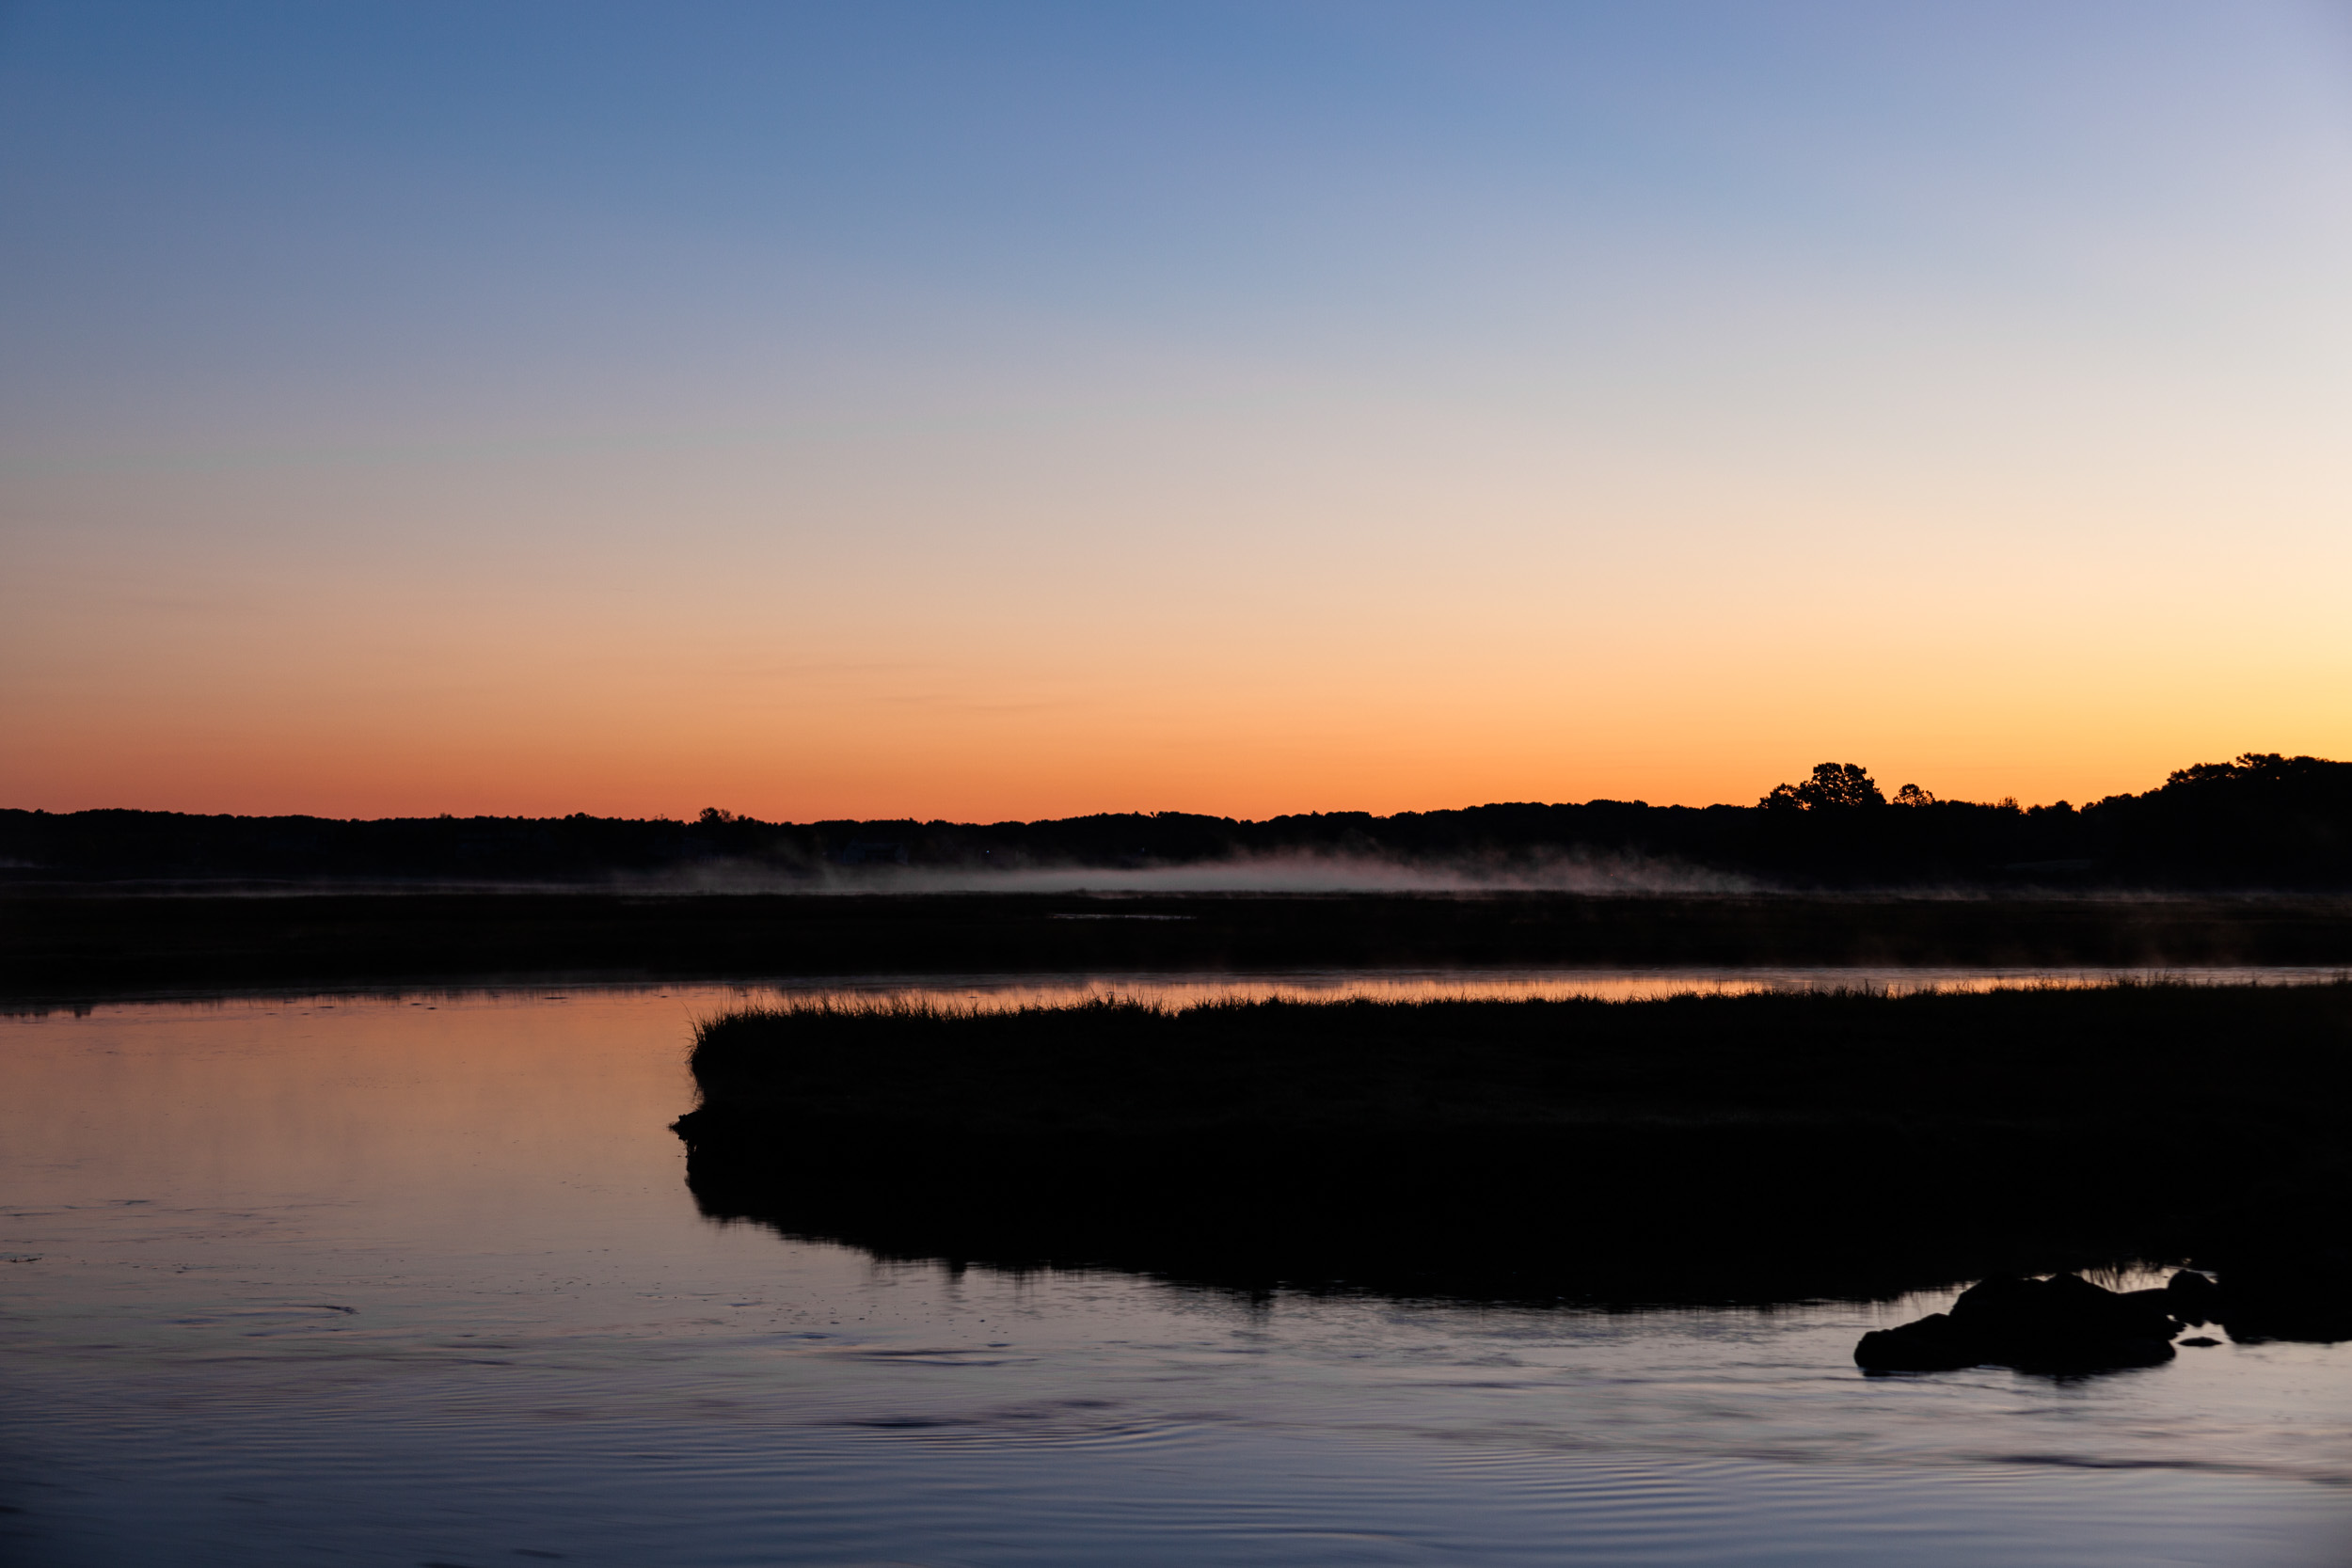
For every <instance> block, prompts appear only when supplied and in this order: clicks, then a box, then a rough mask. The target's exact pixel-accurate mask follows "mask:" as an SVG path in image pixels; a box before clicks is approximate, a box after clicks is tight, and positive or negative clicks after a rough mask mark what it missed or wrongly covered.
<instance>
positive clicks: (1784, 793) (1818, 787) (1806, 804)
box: [1756, 762, 1886, 811]
mask: <svg viewBox="0 0 2352 1568" xmlns="http://www.w3.org/2000/svg"><path fill="white" fill-rule="evenodd" d="M1756 804H1758V805H1761V806H1769V807H1772V808H1776V809H1779V810H1784V811H1787V810H1796V811H1840V810H1845V809H1848V808H1851V807H1855V806H1883V805H1884V804H1886V797H1885V796H1884V795H1883V794H1881V793H1880V792H1879V786H1878V784H1877V783H1876V782H1875V781H1874V780H1872V779H1871V777H1870V775H1869V774H1868V773H1867V772H1866V771H1864V770H1863V768H1862V765H1861V764H1860V763H1856V762H1817V763H1815V764H1814V765H1813V777H1811V778H1809V779H1807V780H1805V781H1804V783H1803V784H1775V785H1773V786H1772V793H1771V794H1770V795H1767V796H1765V797H1764V799H1763V800H1759V801H1757V802H1756Z"/></svg>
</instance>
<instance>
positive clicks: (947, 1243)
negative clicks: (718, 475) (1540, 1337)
mask: <svg viewBox="0 0 2352 1568" xmlns="http://www.w3.org/2000/svg"><path fill="white" fill-rule="evenodd" d="M693 1068H694V1072H695V1077H696V1080H697V1083H698V1085H700V1088H701V1091H702V1104H701V1105H700V1106H699V1107H698V1108H697V1109H695V1110H694V1111H692V1112H691V1113H690V1114H689V1115H687V1116H686V1117H682V1118H681V1119H680V1121H679V1122H678V1124H677V1130H678V1132H679V1133H680V1135H681V1136H682V1137H683V1138H684V1139H685V1141H686V1143H687V1145H688V1148H689V1164H688V1176H689V1181H690V1183H691V1186H692V1188H693V1191H694V1193H695V1196H696V1197H697V1199H698V1201H699V1202H700V1203H701V1205H702V1206H703V1208H704V1210H705V1211H706V1212H708V1213H711V1214H713V1215H719V1216H728V1217H739V1218H747V1219H753V1220H757V1221H760V1222H762V1223H766V1224H769V1225H772V1226H774V1227H777V1228H779V1229H781V1230H784V1231H787V1232H790V1233H793V1234H800V1235H810V1236H823V1237H830V1238H834V1239H838V1240H845V1241H850V1242H852V1243H856V1244H859V1245H863V1246H866V1247H869V1248H872V1249H874V1250H876V1251H878V1252H881V1253H884V1254H892V1255H904V1256H922V1257H938V1258H946V1259H968V1260H971V1261H979V1262H989V1263H996V1264H1010V1265H1023V1264H1057V1265H1103V1266H1110V1267H1117V1268H1123V1269H1131V1270H1137V1271H1140V1272H1145V1273H1151V1274H1156V1275H1167V1276H1170V1277H1178V1278H1187V1279H1199V1280H1207V1281H1214V1282H1217V1283H1223V1284H1228V1285H1233V1286H1237V1287H1242V1288H1249V1289H1256V1288H1263V1287H1266V1286H1271V1285H1274V1284H1286V1285H1294V1286H1309V1287H1316V1286H1324V1285H1346V1286H1351V1287H1365V1288H1372V1289H1378V1290H1391V1291H1405V1292H1411V1293H1436V1294H1465V1295H1473V1296H1492V1297H1507V1298H1527V1299H1549V1298H1553V1297H1558V1296H1568V1297H1573V1298H1577V1299H1590V1300H1778V1299H1791V1298H1796V1297H1803V1296H1815V1295H1863V1296H1868V1295H1879V1294H1883V1293H1888V1292H1891V1291H1899V1290H1902V1289H1906V1288H1911V1287H1918V1286H1928V1285H1934V1284H1940V1283H1946V1282H1949V1281H1953V1280H1958V1279H1965V1278H1975V1277H1981V1276H1983V1275H1993V1274H1999V1273H2047V1272H2050V1271H2052V1270H2057V1269H2061V1268H2074V1267H2082V1266H2086V1265H2095V1264H2100V1263H2107V1262H2116V1261H2122V1260H2124V1259H2162V1260H2168V1261H2194V1262H2199V1263H2201V1264H2204V1265H2206V1266H2209V1267H2215V1268H2217V1269H2220V1270H2222V1271H2224V1273H2225V1275H2226V1273H2227V1271H2229V1270H2232V1269H2245V1268H2249V1267H2261V1268H2264V1269H2266V1270H2268V1271H2269V1272H2271V1273H2272V1274H2274V1275H2275V1274H2277V1273H2279V1272H2280V1268H2281V1267H2282V1266H2283V1264H2282V1261H2281V1260H2282V1259H2293V1258H2297V1257H2302V1256H2304V1255H2305V1254H2307V1253H2308V1251H2309V1244H2308V1243H2311V1242H2312V1240H2313V1239H2314V1238H2318V1239H2320V1240H2321V1241H2323V1242H2325V1241H2328V1239H2329V1238H2331V1237H2332V1234H2333V1230H2334V1228H2336V1227H2338V1226H2339V1225H2340V1214H2339V1211H2340V1209H2341V1207H2342V1200H2343V1198H2344V1196H2345V1192H2346V1180H2347V1176H2348V1175H2352V1165H2348V1164H2347V1157H2346V1153H2345V1148H2346V1140H2345V1138H2344V1110H2345V1107H2346V1104H2347V1095H2348V1093H2352V986H2346V985H2330V986H2315V987H2301V988H2251V987H2232V988H2218V987H2217V988H2193V987H2180V986H2132V987H2120V988H2104V989H2099V990H2075V991H2056V990H2043V991H2006V992H1992V993H1985V994H1978V995H1923V996H1909V997H1893V998H1889V997H1876V996H1821V995H1794V996H1744V997H1704V998H1700V997H1692V998H1682V999H1676V1000H1672V1001H1665V1002H1647V1003H1597V1002H1442V1003H1373V1002H1347V1003H1337V1004H1296V1003H1250V1004H1234V1005H1225V1006H1211V1007H1202V1008H1196V1009H1193V1010H1190V1011H1187V1012H1184V1013H1179V1014H1172V1015H1171V1014H1165V1013H1157V1012H1153V1011H1151V1010H1149V1009H1146V1008H1142V1007H1135V1006H1102V1005H1098V1006H1089V1007H1076V1008H1055V1009H1035V1010H1031V1011H1028V1012H1025V1013H1009V1014H994V1015H979V1016H948V1015H941V1014H931V1013H918V1012H909V1011H901V1012H898V1013H865V1014H851V1013H840V1012H834V1013H826V1012H817V1011H805V1010H803V1011H771V1012H764V1013H762V1012H751V1013H741V1014H737V1015H733V1016H730V1017H728V1018H724V1019H721V1020H717V1021H713V1022H710V1023H709V1024H707V1026H706V1027H705V1028H704V1029H703V1030H702V1032H701V1035H700V1038H699V1040H698V1043H697V1047H696V1050H695V1053H694V1057H693ZM2321 1317H2323V1318H2325V1317H2326V1314H2325V1313H2324V1312H2323V1313H2321ZM2332 1321H2333V1320H2332V1319H2330V1320H2328V1323H2322V1324H2321V1327H2322V1328H2328V1324H2329V1323H2332ZM2323 1337H2324V1336H2323Z"/></svg>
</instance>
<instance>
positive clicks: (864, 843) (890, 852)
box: [833, 838, 907, 865]
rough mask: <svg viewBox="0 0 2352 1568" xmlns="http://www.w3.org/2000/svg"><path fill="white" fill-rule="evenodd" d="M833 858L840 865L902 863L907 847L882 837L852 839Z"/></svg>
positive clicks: (905, 859) (905, 857)
mask: <svg viewBox="0 0 2352 1568" xmlns="http://www.w3.org/2000/svg"><path fill="white" fill-rule="evenodd" d="M833 858H834V863H836V864H840V865H904V864H906V863H907V847H906V846H905V845H903V844H893V843H890V842H888V841H887V840H883V839H864V838H861V839H853V840H851V841H850V843H848V844H846V845H844V846H842V847H841V848H840V849H839V850H838V851H837V852H836V853H835V854H834V857H833Z"/></svg>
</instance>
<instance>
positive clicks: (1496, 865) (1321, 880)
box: [612, 851, 1770, 896]
mask: <svg viewBox="0 0 2352 1568" xmlns="http://www.w3.org/2000/svg"><path fill="white" fill-rule="evenodd" d="M612 885H614V886H618V887H625V888H628V889H629V890H631V891H642V892H648V893H652V892H672V893H739V894H740V893H802V894H807V893H834V894H859V895H868V894H876V893H903V894H927V893H941V894H945V893H1037V894H1073V893H1099V894H1218V893H1236V894H1248V893H1296V894H1343V893H1429V894H1471V893H1574V894H1587V895H1625V896H1640V895H1693V894H1753V893H1762V892H1767V891H1770V890H1769V888H1768V886H1767V885H1766V884H1765V883H1763V882H1761V881H1759V880H1758V879H1756V878H1753V877H1746V876H1741V875H1740V874H1738V873H1736V872H1724V871H1714V870H1709V869H1708V868H1706V867H1703V866H1693V865H1687V864H1684V863H1679V862H1677V861H1671V860H1662V859H1652V858H1649V857H1645V856H1637V855H1590V854H1580V853H1576V852H1573V851H1559V852H1554V853H1549V854H1538V855H1534V856H1520V857H1516V858H1513V859H1510V860H1504V859H1502V858H1501V857H1495V858H1463V859H1455V860H1404V859H1397V858H1391V857H1387V856H1379V855H1351V854H1313V853H1299V854H1279V855H1248V856H1236V857H1233V858H1232V859H1227V860H1214V861H1193V862H1188V863H1180V864H1172V865H1136V866H1102V865H1078V864H1067V863H1065V864H1027V865H1009V866H1003V867H996V866H988V865H979V866H973V865H956V866H936V865H914V866H901V865H876V866H841V865H820V866H817V867H813V868H810V869H808V870H805V871H783V870H779V869H778V868H777V867H775V866H772V865H764V864H760V863H756V862H748V861H708V862H702V863H696V864H693V865H690V866H679V867H675V868H672V869H670V870H666V871H661V872H654V873H647V874H644V875H642V876H624V877H621V878H617V879H615V880H614V882H613V884H612Z"/></svg>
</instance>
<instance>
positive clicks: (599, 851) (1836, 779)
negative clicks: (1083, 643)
mask: <svg viewBox="0 0 2352 1568" xmlns="http://www.w3.org/2000/svg"><path fill="white" fill-rule="evenodd" d="M1221 863H1240V864H1244V865H1249V866H1254V867H1257V868H1258V870H1259V871H1260V872H1262V873H1263V874H1264V875H1266V876H1268V877H1274V876H1278V875H1279V876H1288V877H1291V878H1292V879H1294V880H1295V881H1296V882H1297V885H1300V886H1307V885H1311V884H1313V885H1322V884H1314V879H1315V878H1318V877H1319V878H1321V879H1323V882H1324V883H1325V884H1327V883H1328V882H1329V880H1330V879H1332V878H1333V877H1339V878H1341V879H1346V878H1349V877H1354V878H1356V879H1358V880H1359V882H1360V881H1362V880H1363V879H1365V878H1367V877H1370V878H1371V884H1370V885H1375V886H1378V885H1383V884H1381V883H1380V881H1379V880H1378V878H1379V876H1381V875H1384V874H1385V875H1397V876H1402V875H1406V874H1410V875H1412V876H1417V877H1421V878H1422V879H1440V880H1442V879H1454V880H1456V881H1458V882H1460V883H1461V884H1462V885H1474V884H1475V885H1502V886H1511V885H1535V886H1547V887H1554V888H1561V889H1566V890H1572V891H1586V892H1594V891H1602V892H1605V891H1612V890H1616V891H1624V892H1637V893H1638V892H1661V891H1663V892H1686V893H1688V892H1705V891H1718V892H1724V891H1740V890H1741V889H1743V888H1751V889H1752V888H1755V887H1757V886H1769V887H1772V888H1779V889H1805V888H1817V889H1825V888H1849V889H1850V888H1907V887H1919V886H1945V885H1951V886H1961V885H1965V886H1985V887H2019V886H2042V887H2050V886H2082V887H2124V888H2141V889H2153V888H2172V889H2187V888H2205V889H2217V888H2232V889H2254V888H2265V889H2268V888H2299V889H2343V890H2352V763H2343V762H2329V761H2326V760H2323V759H2320V758H2316V757H2285V756H2279V755H2275V754H2254V753H2249V754H2248V755H2245V756H2242V757H2239V758H2238V759H2237V760H2235V761H2234V762H2227V763H2201V764H2199V765H2198V766H2196V767H2193V768H2183V769H2181V770H2180V771H2178V772H2175V773H2174V774H2172V775H2171V777H2170V778H2169V780H2168V781H2167V782H2166V783H2165V784H2163V785H2162V786H2161V787H2159V788H2156V789H2152V790H2149V791H2147V792H2146V793H2144V794H2139V795H2116V796H2110V797H2108V798H2107V799H2106V800H2099V801H2095V802H2092V803H2091V804H2089V805H2086V806H2083V807H2081V808H2079V809H2077V808H2076V807H2074V806H2073V805H2071V804H2069V803H2068V802H2066V801H2062V800H2061V801H2058V802H2056V803H2054V804H2050V805H2043V806H2034V807H2031V808H2021V807H2020V806H2018V805H2017V804H2016V803H2015V802H2014V801H2007V800H2004V801H1998V802H1994V803H1989V804H1988V803H1982V802H1975V801H1965V800H1936V799H1934V798H1933V797H1932V796H1931V794H1929V793H1928V792H1927V791H1924V790H1922V789H1920V788H1918V786H1916V785H1912V784H1906V785H1904V786H1902V787H1901V788H1900V789H1899V790H1898V791H1897V793H1896V796H1895V798H1894V800H1892V801H1890V800H1888V799H1887V798H1886V796H1885V795H1884V793H1883V791H1881V790H1880V788H1879V786H1878V785H1877V784H1876V783H1875V782H1874V781H1873V780H1871V778H1870V777H1869V775H1868V774H1867V772H1866V771H1865V770H1864V769H1862V768H1859V767H1856V766H1854V765H1852V764H1834V763H1823V764H1821V765H1820V767H1818V768H1815V769H1814V770H1813V775H1812V777H1810V778H1809V779H1807V780H1805V781H1804V782H1803V783H1800V784H1783V785H1781V786H1780V787H1779V788H1776V789H1774V790H1773V791H1772V793H1771V794H1769V795H1767V796H1766V797H1765V798H1764V799H1763V800H1762V801H1760V802H1759V803H1758V804H1756V805H1755V806H1731V805H1718V806H1705V807H1684V806H1650V805H1647V804H1645V803H1644V802H1642V801H1638V800H1634V801H1621V800H1593V801H1588V802H1586V803H1584V804H1582V805H1535V804H1512V805H1486V806H1476V807H1471V808H1470V809H1467V810H1462V811H1433V812H1401V813H1398V814H1397V815H1395V816H1372V815H1370V814H1368V813H1364V812H1328V813H1314V814H1309V815H1304V816H1277V817H1273V818H1270V819H1268V820H1266V821H1263V822H1248V821H1237V820H1234V819H1232V818H1229V817H1221V816H1197V815H1193V814H1190V813H1184V812H1158V813H1114V814H1105V815H1101V816H1080V817H1071V818H1067V819H1064V820H1060V821H1044V822H997V823H990V824H977V823H954V822H938V821H932V822H916V821H911V820H891V821H828V822H812V823H787V822H762V821H758V820H755V819H754V818H751V817H747V816H736V815H734V814H732V813H729V812H723V811H719V810H716V809H712V810H708V811H706V812H704V813H703V814H702V816H701V817H700V818H698V819H697V820H695V821H691V822H676V821H668V820H654V821H634V820H624V819H617V818H608V817H594V816H585V815H574V816H565V817H558V818H547V819H528V818H520V817H448V816H443V817H416V818H387V819H384V820H380V821H358V822H345V821H337V820H332V819H328V818H323V817H313V816H274V817H244V816H182V815H179V814H176V813H170V812H141V811H86V812H72V813H65V814H56V815H53V814H50V813H46V812H27V811H0V881H5V882H15V883H19V884H24V883H39V884H58V883H89V882H105V881H125V880H132V881H137V880H147V881H169V882H189V881H197V882H203V881H215V882H221V881H228V882H238V881H244V882H273V881H275V882H295V883H318V882H334V881H344V882H351V881H364V882H373V883H391V884H403V883H407V884H417V883H428V884H429V883H441V884H453V883H462V884H485V883H520V882H592V883H593V882H610V881H612V880H613V879H624V880H627V879H659V880H662V881H665V882H668V883H672V884H678V885H691V884H695V883H707V884H708V885H713V886H723V885H729V884H732V885H736V886H739V887H746V888H748V887H753V886H756V887H773V888H786V887H790V886H794V885H807V886H819V885H828V884H835V883H840V882H844V881H846V882H850V883H854V884H865V885H871V886H875V887H890V886H898V885H911V886H917V887H931V886H937V885H938V880H937V879H938V878H939V877H940V875H941V874H944V873H954V874H956V875H957V876H958V877H961V878H967V879H968V878H970V877H981V878H987V879H993V878H998V877H1005V876H1008V875H1011V874H1017V873H1021V872H1024V871H1031V872H1034V871H1036V870H1038V869H1040V868H1046V867H1061V868H1073V867H1074V868H1082V869H1091V870H1098V871H1103V872H1119V873H1122V874H1127V875H1135V874H1142V873H1151V872H1165V871H1170V870H1174V869H1177V868H1184V867H1200V866H1203V865H1216V864H1221ZM926 878H929V879H930V880H929V881H927V880H926ZM1262 885H1273V884H1262ZM1285 885H1287V884H1285Z"/></svg>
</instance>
